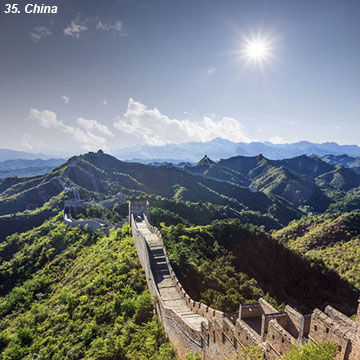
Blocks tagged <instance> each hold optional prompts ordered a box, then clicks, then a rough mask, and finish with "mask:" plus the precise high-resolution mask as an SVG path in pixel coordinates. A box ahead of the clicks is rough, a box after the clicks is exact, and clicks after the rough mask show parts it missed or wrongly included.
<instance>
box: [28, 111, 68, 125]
mask: <svg viewBox="0 0 360 360" xmlns="http://www.w3.org/2000/svg"><path fill="white" fill-rule="evenodd" d="M30 118H31V119H35V120H38V121H39V123H40V125H41V126H43V127H46V128H51V127H59V126H61V125H62V122H61V121H59V120H58V119H57V117H56V114H55V113H54V112H52V111H50V110H43V111H41V110H38V109H30Z"/></svg>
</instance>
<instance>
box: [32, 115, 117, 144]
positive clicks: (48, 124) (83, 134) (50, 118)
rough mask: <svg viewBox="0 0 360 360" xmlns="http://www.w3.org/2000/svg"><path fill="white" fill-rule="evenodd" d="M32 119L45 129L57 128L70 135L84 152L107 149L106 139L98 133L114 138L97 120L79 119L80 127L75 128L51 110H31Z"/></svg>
mask: <svg viewBox="0 0 360 360" xmlns="http://www.w3.org/2000/svg"><path fill="white" fill-rule="evenodd" d="M30 118H31V119H33V120H36V121H37V122H38V123H39V124H40V125H41V126H43V127H45V128H48V129H49V128H56V129H59V130H60V131H61V132H62V133H65V134H68V135H70V136H71V137H72V138H73V139H74V140H75V141H77V142H79V143H80V144H82V145H81V148H82V149H84V150H95V149H99V148H102V149H104V150H105V149H107V146H106V139H105V138H104V137H103V136H99V135H97V134H95V133H94V132H96V131H97V132H100V133H102V134H104V135H107V136H113V133H112V132H111V131H110V130H109V128H108V127H107V126H106V125H103V124H100V123H98V122H97V121H96V120H86V119H83V118H79V119H78V120H77V123H78V124H79V125H80V127H75V126H71V125H66V124H64V123H63V122H62V121H61V120H58V119H57V116H56V114H55V113H54V112H53V111H50V110H42V111H41V110H38V109H30Z"/></svg>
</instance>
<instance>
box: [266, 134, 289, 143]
mask: <svg viewBox="0 0 360 360" xmlns="http://www.w3.org/2000/svg"><path fill="white" fill-rule="evenodd" d="M269 141H270V142H272V143H273V144H286V140H285V139H284V138H283V137H282V136H274V137H272V138H270V139H269Z"/></svg>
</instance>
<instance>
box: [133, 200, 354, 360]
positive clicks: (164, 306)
mask: <svg viewBox="0 0 360 360" xmlns="http://www.w3.org/2000/svg"><path fill="white" fill-rule="evenodd" d="M149 216H150V208H149V204H148V203H146V202H144V201H131V202H130V204H129V218H130V224H131V228H132V235H133V238H134V242H135V246H136V249H137V252H138V256H139V259H140V262H141V265H142V267H143V269H144V271H145V275H146V279H147V284H148V287H149V290H150V293H151V295H152V296H153V298H154V299H155V309H156V314H157V315H158V317H159V318H160V319H161V321H162V323H163V324H164V327H165V330H166V333H167V335H168V337H169V339H170V341H171V342H172V343H173V344H174V345H175V347H176V348H177V350H178V353H179V356H180V358H181V359H184V358H185V354H186V353H195V352H197V353H199V354H201V355H202V357H203V359H204V360H224V359H226V358H230V357H231V356H232V355H233V354H240V353H241V351H242V349H243V348H244V347H248V346H254V345H256V346H259V348H260V350H261V351H262V352H263V354H264V357H265V358H266V359H268V360H275V359H281V358H283V355H284V354H286V353H287V352H288V351H289V350H290V349H291V346H292V345H296V344H299V345H301V344H304V343H306V342H309V341H312V342H314V343H319V342H324V341H332V342H334V343H336V344H337V345H338V354H337V357H336V360H359V359H360V304H359V308H358V313H357V317H356V320H355V321H354V320H351V319H350V318H348V317H346V316H345V315H343V314H342V313H340V312H339V311H337V310H336V309H334V308H333V307H331V306H327V307H326V308H325V310H324V311H321V310H319V309H315V310H314V311H313V313H312V314H309V315H302V314H300V313H299V312H297V311H296V310H295V309H293V308H291V307H290V306H286V308H285V311H284V312H278V311H277V310H276V309H275V308H273V307H272V306H271V305H270V304H269V303H267V302H266V301H265V300H264V299H259V300H258V301H257V302H256V303H253V304H241V305H240V308H239V312H238V313H235V314H234V313H231V314H227V313H223V312H221V311H218V310H215V309H212V308H211V307H209V306H207V305H204V304H202V303H199V302H196V301H194V300H192V299H191V298H190V296H189V295H188V294H187V293H186V291H185V290H184V289H183V287H182V286H181V284H180V282H179V280H178V279H177V277H176V274H175V272H174V271H173V269H172V266H171V263H170V260H169V256H168V254H167V252H166V247H165V245H164V241H163V238H162V236H161V233H160V231H159V230H158V229H157V228H156V227H154V226H152V225H151V224H150V223H149V221H148V219H149Z"/></svg>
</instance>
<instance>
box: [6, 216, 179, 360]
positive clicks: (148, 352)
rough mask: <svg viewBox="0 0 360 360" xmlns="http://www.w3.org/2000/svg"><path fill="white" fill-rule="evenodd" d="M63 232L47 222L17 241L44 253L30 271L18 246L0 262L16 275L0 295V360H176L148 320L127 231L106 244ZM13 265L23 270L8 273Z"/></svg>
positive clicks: (160, 331)
mask: <svg viewBox="0 0 360 360" xmlns="http://www.w3.org/2000/svg"><path fill="white" fill-rule="evenodd" d="M64 227H65V225H63V224H62V223H61V222H58V221H57V220H53V221H51V222H48V223H46V224H45V225H44V226H42V227H40V228H39V229H35V230H32V231H29V232H28V233H26V234H23V239H21V240H22V241H23V242H27V243H28V245H27V246H29V247H30V248H31V246H33V245H32V244H33V243H36V244H35V245H34V246H36V247H37V248H38V251H37V253H41V254H44V256H46V254H51V255H50V256H46V258H45V259H44V258H42V259H38V260H39V261H38V262H36V263H35V264H33V261H32V259H34V260H35V256H33V255H31V254H33V252H30V254H29V255H28V252H27V251H24V250H23V249H24V248H26V246H24V247H23V248H20V247H18V248H16V249H15V250H14V251H13V252H14V255H13V257H12V259H11V260H9V261H8V262H4V263H3V268H5V269H7V270H9V269H13V270H16V271H17V274H18V276H19V275H21V276H20V278H19V281H17V282H15V281H9V280H6V281H5V282H4V285H5V286H4V287H3V289H2V293H3V295H4V296H3V297H1V298H0V319H1V320H0V331H1V332H0V351H1V354H2V358H3V359H4V360H8V359H9V360H10V359H12V360H13V359H19V360H20V359H33V358H37V357H39V358H46V359H129V360H130V359H133V360H138V359H142V360H147V359H152V360H171V359H175V358H176V356H175V353H174V350H173V348H172V346H171V345H170V344H169V343H168V342H167V340H166V338H165V334H164V330H163V328H162V325H161V324H159V322H158V320H157V318H156V317H155V316H154V313H153V304H152V299H151V296H150V294H149V292H148V290H147V287H146V281H145V277H144V275H143V270H142V269H141V266H140V264H139V261H138V259H137V255H136V251H135V247H134V245H133V241H132V239H131V237H130V232H129V227H128V226H125V227H123V228H122V229H119V230H116V231H114V232H112V233H111V234H110V236H108V237H107V236H104V235H101V236H100V235H95V234H90V233H85V232H83V231H81V230H79V229H77V228H72V229H70V228H66V229H65V228H64ZM65 230H66V231H65ZM39 235H41V238H40V239H42V240H39V241H37V238H38V236H39ZM63 237H65V239H63ZM16 250H17V251H16ZM19 258H20V259H21V261H22V262H23V265H20V264H19V265H18V266H15V265H14V266H13V265H12V264H14V262H13V260H14V259H19ZM25 260H26V261H25ZM1 283H2V284H3V282H1Z"/></svg>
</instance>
